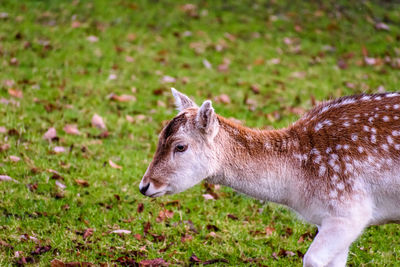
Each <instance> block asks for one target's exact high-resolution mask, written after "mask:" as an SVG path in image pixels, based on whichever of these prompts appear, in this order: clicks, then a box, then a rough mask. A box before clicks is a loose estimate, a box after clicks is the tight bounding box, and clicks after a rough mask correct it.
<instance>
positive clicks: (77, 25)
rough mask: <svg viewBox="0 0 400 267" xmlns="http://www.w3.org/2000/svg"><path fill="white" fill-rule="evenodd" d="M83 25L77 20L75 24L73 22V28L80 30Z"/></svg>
mask: <svg viewBox="0 0 400 267" xmlns="http://www.w3.org/2000/svg"><path fill="white" fill-rule="evenodd" d="M81 25H82V23H80V22H79V21H77V20H74V21H73V22H71V28H79V27H81Z"/></svg>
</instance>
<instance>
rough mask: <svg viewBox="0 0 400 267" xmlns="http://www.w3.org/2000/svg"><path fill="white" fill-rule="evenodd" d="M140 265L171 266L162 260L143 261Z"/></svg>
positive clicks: (153, 266)
mask: <svg viewBox="0 0 400 267" xmlns="http://www.w3.org/2000/svg"><path fill="white" fill-rule="evenodd" d="M139 265H140V266H152V267H156V266H168V265H169V264H168V263H167V262H166V261H165V260H163V259H162V258H157V259H153V260H142V261H141V262H139Z"/></svg>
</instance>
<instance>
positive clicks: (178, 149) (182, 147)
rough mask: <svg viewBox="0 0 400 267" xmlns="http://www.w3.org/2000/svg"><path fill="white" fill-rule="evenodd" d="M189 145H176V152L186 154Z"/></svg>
mask: <svg viewBox="0 0 400 267" xmlns="http://www.w3.org/2000/svg"><path fill="white" fill-rule="evenodd" d="M187 147H188V146H187V145H181V144H179V145H176V147H175V152H184V151H185V150H186V149H187Z"/></svg>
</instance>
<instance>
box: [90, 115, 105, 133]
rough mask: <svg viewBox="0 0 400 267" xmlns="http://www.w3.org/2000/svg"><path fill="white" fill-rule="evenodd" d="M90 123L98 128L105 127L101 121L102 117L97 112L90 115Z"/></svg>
mask: <svg viewBox="0 0 400 267" xmlns="http://www.w3.org/2000/svg"><path fill="white" fill-rule="evenodd" d="M92 125H93V127H96V128H98V129H103V130H106V129H107V127H106V125H105V123H104V121H103V118H102V117H100V116H99V115H98V114H94V115H93V117H92Z"/></svg>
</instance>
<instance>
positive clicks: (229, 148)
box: [209, 117, 298, 206]
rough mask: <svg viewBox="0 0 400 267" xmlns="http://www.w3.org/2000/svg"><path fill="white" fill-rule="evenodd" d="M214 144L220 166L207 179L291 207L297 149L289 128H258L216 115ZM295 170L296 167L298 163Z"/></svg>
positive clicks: (294, 186) (294, 185)
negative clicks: (216, 124)
mask: <svg viewBox="0 0 400 267" xmlns="http://www.w3.org/2000/svg"><path fill="white" fill-rule="evenodd" d="M218 119H219V123H220V131H219V133H218V135H217V136H216V138H215V139H214V140H215V143H216V146H217V147H218V151H219V152H218V153H219V155H218V156H217V157H218V158H219V160H220V162H221V165H220V166H221V167H220V168H219V170H218V171H217V173H216V175H215V176H214V177H211V178H209V180H210V182H213V183H219V184H223V185H226V186H229V187H232V188H233V189H235V190H237V191H239V192H242V193H244V194H247V195H250V196H252V197H255V198H258V199H262V200H267V201H272V202H276V203H280V204H285V205H288V206H292V205H291V202H292V199H293V197H295V195H294V194H293V191H294V190H295V188H296V187H297V185H296V179H295V178H296V176H297V174H296V166H294V164H296V161H294V160H293V159H292V156H291V155H293V153H294V150H295V149H297V148H298V145H297V144H298V142H297V141H296V136H295V135H294V134H291V133H290V131H289V130H286V129H282V130H273V131H260V130H253V129H249V128H245V127H242V126H240V125H237V124H234V123H232V122H230V121H229V120H227V119H224V118H222V117H219V118H218ZM297 169H298V166H297Z"/></svg>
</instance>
